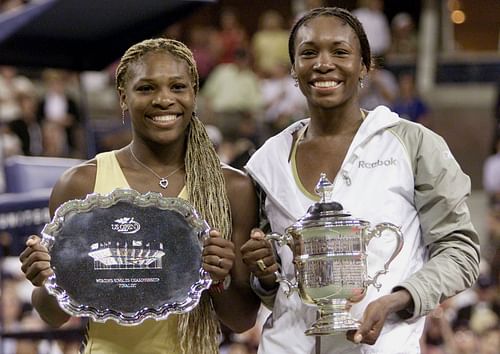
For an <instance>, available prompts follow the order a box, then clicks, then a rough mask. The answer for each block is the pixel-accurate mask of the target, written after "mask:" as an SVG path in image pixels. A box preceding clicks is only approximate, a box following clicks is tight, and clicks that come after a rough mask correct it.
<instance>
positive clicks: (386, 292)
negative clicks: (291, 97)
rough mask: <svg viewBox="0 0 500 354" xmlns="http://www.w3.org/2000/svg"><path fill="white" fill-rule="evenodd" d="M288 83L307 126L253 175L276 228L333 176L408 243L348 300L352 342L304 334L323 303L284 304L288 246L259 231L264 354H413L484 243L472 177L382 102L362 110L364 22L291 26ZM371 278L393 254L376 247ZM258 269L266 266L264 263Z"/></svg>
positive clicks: (366, 64)
mask: <svg viewBox="0 0 500 354" xmlns="http://www.w3.org/2000/svg"><path fill="white" fill-rule="evenodd" d="M289 54H290V59H291V63H292V76H294V77H295V78H296V80H297V83H298V86H299V87H300V90H301V91H302V93H303V94H304V96H305V97H306V99H307V102H308V108H309V113H310V118H309V119H304V120H303V121H300V122H297V123H294V124H293V125H291V126H290V127H288V128H286V129H285V130H284V131H283V132H281V133H279V134H278V135H276V136H274V137H273V138H271V139H269V140H268V141H267V142H266V143H265V144H264V145H263V146H262V147H261V148H260V149H259V150H258V151H257V152H256V153H255V154H254V155H253V156H252V158H251V160H250V161H249V162H248V164H247V166H246V167H247V170H248V172H249V174H250V175H251V176H252V177H253V179H254V180H255V181H256V182H257V184H258V186H259V187H260V189H261V190H262V191H263V193H262V195H263V196H264V198H262V199H263V206H264V209H263V210H264V211H265V214H267V217H268V220H269V224H270V227H271V229H272V231H274V232H278V233H282V232H284V230H285V229H286V228H287V227H288V226H290V225H292V224H293V223H294V222H295V221H296V220H297V219H299V218H300V217H302V216H304V215H305V213H306V211H307V209H308V207H309V206H310V205H311V204H313V203H315V202H317V201H318V200H319V198H318V196H316V195H315V193H314V188H315V185H316V183H317V181H318V179H319V176H320V173H322V172H325V173H326V175H327V177H328V179H329V180H331V181H334V182H333V184H334V188H333V199H334V200H335V201H338V202H340V203H341V204H342V205H343V207H344V209H346V210H348V211H349V212H351V213H352V214H353V215H354V216H356V217H358V218H361V219H364V220H368V221H369V222H370V223H372V224H376V223H379V222H390V223H393V224H395V225H398V226H399V227H400V228H401V231H402V233H403V237H404V246H403V249H402V250H401V252H400V253H399V255H398V256H397V257H396V258H395V259H394V261H393V262H392V263H391V265H390V268H389V272H388V273H387V274H384V275H382V276H380V277H379V279H378V280H379V282H380V283H381V284H382V287H381V288H380V289H379V291H377V289H374V288H373V287H369V288H368V290H367V293H366V296H365V297H364V298H363V299H362V300H361V301H360V302H358V303H355V304H353V306H352V308H351V314H352V315H353V316H354V317H355V318H357V319H359V320H360V323H361V324H360V327H359V329H358V330H357V331H349V332H347V335H345V334H340V335H331V336H322V337H312V336H311V337H309V336H306V335H305V334H304V331H305V330H306V329H307V328H308V327H309V326H310V325H311V324H312V322H314V320H315V317H316V308H315V307H314V306H309V305H306V304H304V303H303V302H302V301H301V299H300V298H299V296H298V295H297V294H296V293H294V294H293V295H292V296H290V297H287V296H286V295H285V294H284V291H283V288H286V287H280V286H278V285H277V284H276V283H275V281H276V279H275V275H274V272H275V271H277V270H278V265H277V263H280V264H281V270H280V271H281V272H282V273H283V274H284V275H285V276H287V277H288V278H292V277H294V275H295V272H294V268H293V263H292V260H293V255H292V251H291V249H290V248H289V247H286V246H284V247H280V248H279V249H278V250H277V254H276V256H275V255H274V253H273V251H272V250H271V248H270V245H269V243H268V242H267V241H265V240H263V233H262V231H261V230H255V231H254V232H253V233H252V239H251V240H249V241H248V242H247V243H246V244H245V245H244V246H243V247H242V249H241V251H242V254H243V257H244V262H245V263H246V264H247V265H248V266H249V268H250V270H251V271H252V273H253V275H254V277H253V286H254V289H255V291H256V292H257V293H258V294H259V295H260V296H261V298H262V299H263V301H264V303H266V304H267V305H268V306H269V307H270V308H271V309H272V311H273V312H272V314H271V316H270V317H269V318H268V320H267V322H266V323H265V325H264V329H263V333H262V339H261V343H260V347H259V353H260V354H281V353H283V354H284V353H286V354H291V353H294V354H295V353H296V354H304V353H310V354H314V353H328V354H332V353H363V354H368V353H369V354H382V353H383V354H396V353H404V354H418V353H420V347H419V339H420V337H421V334H422V331H423V326H424V316H425V315H426V314H427V313H429V312H430V311H432V310H433V309H434V307H435V306H436V305H438V304H439V303H440V302H441V301H443V300H444V299H446V298H448V297H450V296H453V295H455V294H457V293H458V292H460V291H463V290H464V289H466V288H468V287H470V286H471V285H472V284H473V283H474V281H475V280H476V278H477V275H478V264H479V243H478V236H477V234H476V232H475V230H474V228H473V226H472V224H471V221H470V214H469V210H468V208H467V205H466V198H467V196H468V195H469V193H470V180H469V177H468V176H466V175H465V174H464V173H463V172H462V171H461V169H460V167H459V166H458V164H457V162H456V161H455V159H454V158H453V156H452V154H451V153H450V151H449V148H448V147H447V145H446V143H445V142H444V140H443V139H442V138H441V137H439V136H438V135H436V134H434V133H433V132H431V131H430V130H428V129H426V128H425V127H423V126H421V125H419V124H415V123H412V122H408V121H406V120H404V119H401V118H399V117H398V116H397V114H395V113H393V112H391V111H390V110H389V109H388V108H386V107H384V106H379V107H377V108H376V109H374V110H373V111H365V110H362V109H361V108H360V105H359V89H360V86H361V85H362V83H363V78H364V77H365V76H366V75H367V74H368V72H369V71H370V68H371V54H370V47H369V44H368V41H367V38H366V34H365V32H364V30H363V27H362V26H361V24H360V23H359V21H358V20H357V19H356V18H355V17H354V16H352V14H351V13H349V12H348V11H346V10H344V9H340V8H317V9H313V10H311V11H310V12H308V13H306V14H305V15H304V16H303V17H302V18H300V19H299V20H298V21H297V23H296V24H295V26H294V27H293V28H292V30H291V35H290V40H289ZM367 253H368V259H369V260H370V261H369V262H368V274H369V275H373V273H374V272H375V271H376V270H378V269H379V267H377V266H376V264H377V263H380V262H382V263H383V260H386V259H388V258H389V256H390V254H391V253H392V249H391V248H390V247H387V245H386V244H384V243H383V242H381V243H377V242H370V244H369V246H368V248H367ZM259 263H260V267H259Z"/></svg>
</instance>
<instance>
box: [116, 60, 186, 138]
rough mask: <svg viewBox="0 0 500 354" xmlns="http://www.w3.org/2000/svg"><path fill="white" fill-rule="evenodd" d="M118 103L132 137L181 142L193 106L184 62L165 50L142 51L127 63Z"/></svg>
mask: <svg viewBox="0 0 500 354" xmlns="http://www.w3.org/2000/svg"><path fill="white" fill-rule="evenodd" d="M120 104H121V106H122V109H123V110H127V111H128V113H129V115H130V117H131V119H132V125H133V127H134V129H133V135H134V139H135V138H141V139H142V140H144V141H152V142H155V143H158V144H170V143H173V142H175V141H177V140H179V139H181V140H182V142H183V141H184V140H183V138H184V136H185V134H184V131H185V130H186V128H187V126H188V125H189V122H190V120H191V116H192V114H193V111H194V107H195V90H194V84H193V82H192V76H191V75H190V71H189V66H188V64H187V62H186V61H185V60H182V59H180V58H177V57H175V56H173V55H171V54H169V53H166V52H155V51H154V52H150V53H147V54H145V55H144V56H142V57H141V58H140V59H139V60H137V61H136V62H134V63H131V64H130V66H129V68H128V70H127V80H126V84H125V87H124V88H123V89H122V90H121V91H120Z"/></svg>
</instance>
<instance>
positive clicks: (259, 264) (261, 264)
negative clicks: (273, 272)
mask: <svg viewBox="0 0 500 354" xmlns="http://www.w3.org/2000/svg"><path fill="white" fill-rule="evenodd" d="M257 266H258V267H259V269H260V270H261V271H265V270H266V268H267V266H266V264H265V263H264V261H263V260H262V259H259V260H258V261H257Z"/></svg>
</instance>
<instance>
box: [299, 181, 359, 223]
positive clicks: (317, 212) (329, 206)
mask: <svg viewBox="0 0 500 354" xmlns="http://www.w3.org/2000/svg"><path fill="white" fill-rule="evenodd" d="M315 192H316V194H318V195H319V196H320V200H319V202H317V203H314V204H312V205H311V206H310V207H309V209H308V210H307V213H306V215H304V216H303V217H302V218H301V219H299V220H298V222H297V224H296V225H294V226H296V227H297V226H300V227H304V226H305V225H308V226H318V224H319V225H321V224H323V223H325V222H328V223H329V224H332V223H333V224H339V226H340V225H346V224H349V225H353V224H364V223H365V222H364V221H362V220H358V219H356V218H353V217H352V216H351V214H350V213H349V212H348V211H346V210H344V208H343V206H342V204H340V203H339V202H336V201H334V200H332V192H333V184H332V183H331V182H330V181H329V180H328V178H327V177H326V173H321V175H320V178H319V181H318V183H317V184H316V188H315Z"/></svg>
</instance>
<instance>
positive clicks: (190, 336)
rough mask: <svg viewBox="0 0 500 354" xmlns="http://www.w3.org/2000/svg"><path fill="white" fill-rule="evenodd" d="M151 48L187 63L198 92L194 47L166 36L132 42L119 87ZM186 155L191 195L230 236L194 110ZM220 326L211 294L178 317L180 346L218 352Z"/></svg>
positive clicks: (218, 171) (219, 183)
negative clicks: (132, 65)
mask: <svg viewBox="0 0 500 354" xmlns="http://www.w3.org/2000/svg"><path fill="white" fill-rule="evenodd" d="M151 52H163V53H168V54H171V55H173V56H174V57H176V58H179V59H181V60H184V61H185V62H186V63H187V64H188V68H189V73H190V76H191V83H192V85H193V89H194V93H195V96H196V95H197V94H198V91H199V75H198V70H197V68H196V62H195V60H194V58H193V53H192V52H191V50H190V49H189V48H188V47H187V46H186V45H185V44H183V43H182V42H179V41H176V40H174V39H167V38H154V39H147V40H144V41H142V42H139V43H137V44H134V45H133V46H131V47H130V48H129V49H128V50H127V51H126V52H125V54H124V55H123V57H122V58H121V60H120V63H119V64H118V67H117V68H116V88H117V90H118V92H121V91H122V90H124V89H125V86H126V83H127V80H128V79H129V77H128V75H129V67H130V65H131V64H133V63H136V62H138V61H139V60H140V59H141V58H142V57H143V56H144V55H146V54H147V53H151ZM187 136H188V138H187V148H186V154H185V157H184V163H185V166H186V186H187V190H188V199H189V201H190V203H191V204H192V205H193V206H194V208H195V209H196V210H197V211H198V212H199V213H200V214H201V216H202V217H203V218H204V219H205V220H207V222H208V224H209V225H211V226H212V227H217V228H218V229H219V231H220V232H221V233H222V236H223V237H224V238H226V239H230V238H231V213H230V205H229V199H228V197H227V193H226V185H225V180H224V176H223V173H222V168H221V163H220V160H219V158H218V156H217V153H216V151H215V149H214V147H213V144H212V143H211V141H210V139H209V137H208V134H207V132H206V130H205V127H204V125H203V123H202V122H201V121H200V120H199V119H198V117H196V115H195V114H194V113H193V116H192V117H191V121H190V124H189V127H188V132H187ZM219 332H220V327H219V324H218V321H217V320H216V315H215V311H214V309H213V306H212V303H211V301H210V297H209V295H206V293H204V294H203V296H202V298H201V300H200V304H199V305H198V306H197V307H196V308H195V309H194V310H192V311H191V312H189V313H187V314H184V315H181V316H180V317H179V327H178V335H179V341H180V343H181V348H182V350H183V352H184V353H185V354H188V353H207V354H215V353H218V352H219V350H218V335H219Z"/></svg>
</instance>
